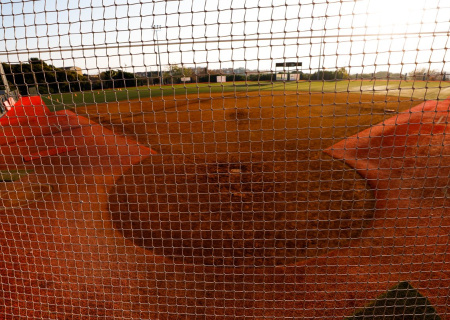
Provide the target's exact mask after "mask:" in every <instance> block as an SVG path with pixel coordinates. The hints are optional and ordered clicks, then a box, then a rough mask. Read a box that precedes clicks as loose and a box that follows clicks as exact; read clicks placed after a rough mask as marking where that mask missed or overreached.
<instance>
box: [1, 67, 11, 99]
mask: <svg viewBox="0 0 450 320" xmlns="http://www.w3.org/2000/svg"><path fill="white" fill-rule="evenodd" d="M0 75H1V77H2V82H3V85H4V86H5V93H6V96H7V97H9V96H10V93H11V90H10V89H9V84H8V80H7V79H6V74H5V70H4V69H3V64H2V63H1V62H0Z"/></svg>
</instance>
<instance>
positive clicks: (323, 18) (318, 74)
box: [317, 17, 327, 80]
mask: <svg viewBox="0 0 450 320" xmlns="http://www.w3.org/2000/svg"><path fill="white" fill-rule="evenodd" d="M319 20H324V21H325V22H324V24H323V29H322V37H321V38H320V52H319V69H318V70H317V80H320V60H322V43H323V42H324V37H325V25H326V23H327V20H326V18H325V17H320V18H319ZM324 47H325V45H324Z"/></svg>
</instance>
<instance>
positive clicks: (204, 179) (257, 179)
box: [75, 83, 421, 266]
mask: <svg viewBox="0 0 450 320" xmlns="http://www.w3.org/2000/svg"><path fill="white" fill-rule="evenodd" d="M299 85H311V84H305V83H303V84H299ZM314 85H316V86H317V85H318V84H316V83H315V84H314ZM327 85H330V84H327ZM333 85H334V88H336V87H337V86H338V85H343V83H334V84H333ZM347 86H348V83H347ZM212 87H213V86H211V87H210V88H212ZM214 87H215V88H217V87H216V86H214ZM242 87H243V88H244V89H245V90H240V89H239V88H241V87H238V86H222V87H220V88H221V89H222V92H209V93H200V92H197V93H190V92H189V91H187V90H186V89H184V90H185V93H184V94H175V95H174V94H173V93H178V92H177V91H174V92H173V93H172V95H170V94H164V95H159V96H157V97H151V98H147V99H143V98H142V97H141V98H140V99H135V100H126V101H113V102H109V103H97V104H91V105H86V106H78V107H77V108H76V109H75V110H76V112H77V113H78V114H80V115H83V116H87V117H89V118H90V119H91V120H94V121H95V122H98V123H99V124H101V125H103V126H105V127H106V128H108V129H111V130H113V131H114V132H115V133H116V134H120V135H125V136H127V137H129V138H132V139H134V140H136V141H138V142H139V143H141V144H143V145H146V146H148V147H150V148H152V149H153V150H154V151H155V152H156V154H155V155H153V156H151V157H148V158H147V159H145V160H144V161H143V162H141V163H139V164H138V165H135V166H133V167H132V168H131V169H130V170H129V171H127V172H125V173H124V175H123V177H122V178H120V179H119V180H118V181H117V183H116V185H115V187H114V188H112V190H111V191H110V194H111V195H110V198H109V209H110V212H111V215H112V219H113V220H114V224H115V226H116V228H117V229H119V230H121V231H122V233H123V235H124V236H125V237H126V238H129V239H131V240H133V241H134V243H135V244H137V245H139V246H143V247H144V248H146V249H150V250H152V251H153V252H155V253H156V254H158V255H162V256H165V257H169V258H171V259H173V260H174V261H178V262H181V263H188V264H191V263H193V264H205V265H216V266H246V265H247V266H265V265H266V266H267V265H272V266H275V265H289V264H294V263H297V262H299V261H302V260H304V259H306V258H310V257H314V256H318V255H321V254H324V253H327V252H330V250H333V248H342V247H345V246H347V245H348V244H349V243H350V242H351V240H352V239H355V238H358V237H359V236H360V234H361V232H363V230H364V229H365V228H367V227H370V225H371V221H372V217H373V215H374V206H375V201H374V196H373V194H372V191H371V190H370V188H368V187H367V185H366V181H365V180H364V179H363V178H362V177H360V176H359V175H358V174H357V173H356V171H355V170H354V169H352V168H350V167H348V166H347V165H345V164H344V163H343V162H341V161H338V160H335V159H333V158H331V157H330V156H328V155H326V154H324V153H322V150H324V149H326V148H328V147H330V146H332V145H333V144H335V143H337V142H339V141H341V140H342V139H344V138H345V137H349V136H352V135H354V134H356V133H358V132H360V131H362V130H364V129H366V128H368V127H370V126H372V125H375V124H377V123H379V122H381V121H383V120H385V119H387V118H390V117H392V116H393V114H395V113H397V112H401V111H404V110H407V109H409V108H411V107H413V106H414V105H416V104H418V103H420V102H421V101H420V100H416V98H414V97H403V96H399V95H394V96H391V95H386V94H385V93H381V94H380V93H379V92H377V94H374V92H373V91H372V92H369V91H368V92H361V90H362V89H361V88H362V87H359V88H360V92H357V91H356V90H355V92H349V91H347V92H329V93H324V92H320V90H318V91H316V92H314V91H313V92H303V91H278V90H275V88H274V89H273V90H270V91H267V90H254V91H250V89H252V87H251V85H248V84H242ZM225 88H227V90H224V89H225ZM258 88H260V87H258ZM322 88H323V87H322ZM228 89H230V90H228ZM231 89H233V90H234V91H233V90H231ZM238 89H239V91H238ZM385 89H386V88H385ZM165 90H170V89H165ZM177 90H178V89H177ZM180 90H183V89H180ZM416 93H417V92H416Z"/></svg>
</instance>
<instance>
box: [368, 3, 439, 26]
mask: <svg viewBox="0 0 450 320" xmlns="http://www.w3.org/2000/svg"><path fill="white" fill-rule="evenodd" d="M438 4H439V1H426V0H371V1H369V2H368V4H367V14H368V17H367V18H368V19H367V22H368V26H370V27H379V28H381V29H384V28H398V29H400V30H399V31H400V32H401V31H403V30H404V29H405V28H408V27H410V26H418V25H422V24H426V23H431V22H435V17H436V10H437V9H436V8H437V7H438ZM433 8H434V9H433ZM393 31H394V32H395V31H398V30H393Z"/></svg>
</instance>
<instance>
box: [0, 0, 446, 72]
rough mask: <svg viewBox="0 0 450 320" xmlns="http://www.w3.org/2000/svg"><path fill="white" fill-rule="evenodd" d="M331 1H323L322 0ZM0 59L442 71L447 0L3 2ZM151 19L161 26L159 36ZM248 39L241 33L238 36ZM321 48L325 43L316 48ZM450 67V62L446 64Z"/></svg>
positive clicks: (102, 65)
mask: <svg viewBox="0 0 450 320" xmlns="http://www.w3.org/2000/svg"><path fill="white" fill-rule="evenodd" d="M327 2H328V3H327ZM0 12H1V21H0V23H1V27H0V59H1V60H2V61H3V62H18V61H27V60H28V59H29V58H30V57H40V58H41V59H43V60H46V61H48V62H49V63H52V64H54V65H56V66H72V65H76V66H79V67H81V68H83V69H84V72H88V73H90V74H96V73H98V72H99V71H101V70H104V69H107V68H126V69H127V70H128V71H132V70H134V71H144V70H156V69H157V50H158V49H159V51H160V54H161V61H162V65H163V69H167V66H168V65H169V64H180V63H183V64H184V65H185V66H186V67H194V66H206V65H207V64H208V67H209V68H210V69H219V68H230V67H233V68H238V67H245V68H248V69H259V70H274V69H275V63H276V62H282V61H284V60H286V61H301V62H303V70H304V71H312V72H315V71H316V70H317V68H318V66H319V59H320V64H321V65H322V66H324V67H325V68H327V69H332V70H333V69H335V68H340V67H346V68H347V69H350V71H351V72H352V73H360V72H374V71H386V70H389V71H391V72H403V73H405V72H409V71H411V70H413V69H414V68H415V67H416V66H418V67H426V68H428V67H430V68H431V69H437V70H445V69H446V68H447V67H448V66H446V64H445V63H446V62H447V61H450V59H449V58H450V56H449V53H448V50H447V47H448V46H450V43H449V37H448V31H449V30H450V20H449V17H450V1H448V0H328V1H327V0H296V1H295V0H181V1H163V0H153V1H151V0H115V1H114V0H92V1H90V0H53V1H51V0H36V1H18V0H12V1H7V0H0ZM152 25H161V26H162V27H161V30H160V31H158V34H157V37H158V40H159V42H158V43H159V45H158V46H156V45H155V44H156V42H155V39H156V37H155V35H156V34H155V32H154V30H153V29H152ZM244 40H245V41H244ZM321 49H322V50H321ZM447 69H450V68H447Z"/></svg>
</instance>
